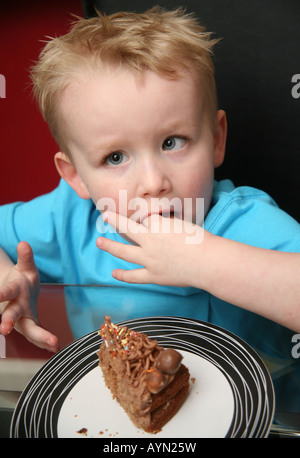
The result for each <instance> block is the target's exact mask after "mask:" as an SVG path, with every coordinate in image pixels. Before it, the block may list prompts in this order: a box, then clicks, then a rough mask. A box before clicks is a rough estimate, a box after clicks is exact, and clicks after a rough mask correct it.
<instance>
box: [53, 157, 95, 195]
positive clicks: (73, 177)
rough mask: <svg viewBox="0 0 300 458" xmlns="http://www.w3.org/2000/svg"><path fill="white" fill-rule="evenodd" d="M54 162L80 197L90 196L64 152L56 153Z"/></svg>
mask: <svg viewBox="0 0 300 458" xmlns="http://www.w3.org/2000/svg"><path fill="white" fill-rule="evenodd" d="M54 162H55V165H56V168H57V171H58V173H59V174H60V176H61V177H62V178H63V179H64V180H65V181H66V182H67V183H68V184H69V185H70V186H71V188H73V189H74V191H75V192H76V193H77V194H78V196H79V197H81V198H82V199H90V198H91V196H90V194H89V192H88V190H87V188H86V186H85V184H84V183H83V181H82V180H81V178H80V176H79V175H78V173H77V170H76V168H75V167H74V165H73V164H72V163H71V161H70V159H69V158H68V156H67V155H66V154H65V153H61V152H59V153H56V154H55V156H54Z"/></svg>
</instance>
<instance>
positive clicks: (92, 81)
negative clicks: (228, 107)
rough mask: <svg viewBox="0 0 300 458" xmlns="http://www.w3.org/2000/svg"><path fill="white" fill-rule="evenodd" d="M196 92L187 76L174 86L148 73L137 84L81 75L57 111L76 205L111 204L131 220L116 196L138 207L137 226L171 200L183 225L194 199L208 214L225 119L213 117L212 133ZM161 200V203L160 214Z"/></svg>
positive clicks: (122, 76) (59, 160)
mask: <svg viewBox="0 0 300 458" xmlns="http://www.w3.org/2000/svg"><path fill="white" fill-rule="evenodd" d="M88 75H89V76H88ZM198 86H199V85H197V84H196V82H195V78H192V76H191V74H189V73H187V72H186V73H184V74H183V75H182V77H181V78H180V79H178V80H168V79H166V78H163V77H161V76H159V75H157V74H156V73H153V72H151V71H146V72H145V73H144V75H143V78H142V79H138V77H137V76H136V75H134V74H133V73H131V72H130V71H127V70H124V69H123V70H121V69H114V70H112V69H111V70H110V69H107V70H106V71H105V72H103V73H101V74H100V75H99V73H97V72H95V73H94V75H92V76H91V74H90V73H89V74H88V73H86V74H84V73H82V78H81V79H77V80H74V81H73V82H72V83H71V84H70V85H69V86H68V87H67V89H66V90H65V92H64V94H63V97H62V101H61V105H60V114H61V118H62V120H63V127H64V137H65V144H66V147H67V149H68V151H69V153H70V156H71V158H72V164H71V163H70V162H69V160H68V159H67V157H66V156H65V155H64V154H62V153H58V154H57V155H56V165H57V168H58V170H59V172H60V174H61V176H62V177H63V178H64V179H65V180H66V181H67V182H69V184H70V185H71V186H72V187H73V188H74V189H75V191H76V192H77V193H78V195H79V196H80V197H82V198H90V197H91V198H92V199H93V201H94V202H95V203H96V204H97V202H98V201H99V199H106V202H114V205H113V207H114V208H110V209H111V210H114V211H116V212H117V213H119V212H120V213H122V214H123V215H125V216H127V217H134V215H136V214H137V212H136V209H137V207H134V205H133V206H131V208H128V205H127V207H126V208H125V206H124V205H123V203H124V202H123V201H122V202H123V203H122V205H121V202H120V195H121V194H120V191H123V197H124V191H125V192H126V199H127V200H126V202H127V203H129V202H131V201H132V199H136V198H138V199H143V202H144V203H145V204H146V206H144V207H143V212H142V213H143V214H141V212H139V220H140V221H141V220H143V218H146V217H147V216H148V215H149V214H150V213H151V211H152V212H161V211H163V212H164V211H165V210H166V208H165V207H166V206H167V202H168V201H170V202H171V201H172V199H173V201H174V198H176V199H177V201H178V200H180V202H181V203H182V212H183V214H182V216H183V217H184V208H185V205H184V198H192V201H193V207H192V215H191V216H189V217H188V219H192V221H193V222H196V205H195V202H196V198H204V208H205V213H206V211H207V210H208V207H209V205H210V201H211V195H212V188H213V178H214V167H216V166H218V165H220V164H221V162H222V161H223V156H224V149H225V140H226V118H225V114H224V112H221V111H219V112H218V113H217V114H216V117H217V119H216V126H215V127H213V123H212V119H211V118H212V116H211V110H209V109H208V107H207V103H206V98H205V97H204V95H203V94H202V92H201V88H199V87H198ZM158 199H163V200H162V201H161V202H163V204H162V205H160V206H159V208H158V207H157V205H156V204H155V202H156V203H157V201H158ZM190 201H191V199H190ZM129 207H130V205H129ZM146 213H147V214H146Z"/></svg>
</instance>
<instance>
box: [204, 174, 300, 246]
mask: <svg viewBox="0 0 300 458" xmlns="http://www.w3.org/2000/svg"><path fill="white" fill-rule="evenodd" d="M220 183H221V184H217V186H216V187H215V192H214V200H213V203H214V205H213V206H212V209H211V211H210V212H209V214H208V215H207V218H206V220H205V229H207V230H208V231H209V232H211V233H213V234H215V235H219V236H221V237H225V238H228V239H231V240H236V241H239V242H242V243H246V244H249V245H253V246H257V247H260V248H267V249H272V250H278V251H290V252H300V225H299V223H298V222H297V221H295V220H294V219H293V218H292V217H291V216H290V215H288V214H287V213H286V212H284V211H283V210H281V209H280V208H279V207H278V206H277V204H276V202H275V201H274V200H273V199H272V198H271V197H270V196H269V195H268V194H267V193H265V192H263V191H260V190H258V189H255V188H252V187H246V186H244V187H238V188H234V187H233V186H232V187H231V186H229V185H228V183H226V184H224V186H222V182H220Z"/></svg>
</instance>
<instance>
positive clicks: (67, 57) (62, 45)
mask: <svg viewBox="0 0 300 458" xmlns="http://www.w3.org/2000/svg"><path fill="white" fill-rule="evenodd" d="M217 41H218V40H215V39H211V33H209V32H206V31H205V29H204V27H202V26H201V25H200V24H199V23H198V21H197V20H196V18H195V17H194V16H193V15H192V14H185V12H184V10H183V9H182V8H179V9H176V10H174V11H166V10H164V9H162V8H160V7H155V8H152V9H151V10H148V11H146V12H145V13H143V14H136V13H130V12H120V13H116V14H112V15H110V16H106V15H103V14H101V13H98V16H97V17H94V18H90V19H82V18H77V20H76V22H74V23H73V25H72V28H71V29H70V31H69V32H68V33H67V34H65V35H63V36H61V37H58V38H51V39H50V40H49V41H48V42H47V44H46V45H45V47H44V49H43V50H42V52H41V54H40V56H39V60H38V62H37V63H36V65H34V66H33V67H32V69H31V79H32V82H33V92H34V95H35V97H36V99H37V101H38V104H39V107H40V110H41V113H42V115H43V117H44V119H45V120H46V122H47V123H48V125H49V127H50V130H51V132H52V134H53V136H54V138H55V139H56V140H57V141H58V143H59V144H60V141H61V140H62V137H61V135H60V132H59V129H58V126H57V124H58V123H57V118H58V105H59V99H60V97H61V95H62V93H63V91H64V90H65V88H66V87H67V86H68V84H69V83H70V81H72V78H73V77H74V76H75V75H76V74H78V73H80V72H82V68H93V69H94V68H95V67H97V66H98V67H99V65H100V67H101V66H103V65H104V66H105V65H109V64H112V65H121V66H124V67H126V68H129V69H131V70H133V71H136V72H138V73H142V72H143V71H144V70H146V69H148V70H152V71H154V72H156V73H158V74H160V75H162V76H165V77H166V78H178V77H179V76H180V70H182V69H184V68H188V69H191V68H193V69H195V71H196V74H197V75H199V77H200V81H201V82H202V83H203V84H204V85H205V89H206V92H207V95H208V96H209V101H210V105H211V108H212V110H213V111H214V113H215V111H216V109H217V95H216V88H215V80H214V66H213V63H212V60H211V54H212V49H213V46H214V45H215V43H216V42H217Z"/></svg>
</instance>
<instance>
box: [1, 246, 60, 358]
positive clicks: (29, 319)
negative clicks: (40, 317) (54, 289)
mask: <svg viewBox="0 0 300 458" xmlns="http://www.w3.org/2000/svg"><path fill="white" fill-rule="evenodd" d="M17 251H18V261H17V264H16V265H14V264H13V262H12V261H11V260H10V258H9V257H8V256H7V255H6V253H5V252H4V251H3V250H2V249H0V313H1V314H2V317H1V323H0V333H1V334H3V335H7V334H9V333H10V332H11V331H12V329H13V328H14V327H15V328H16V329H17V330H18V331H19V332H20V333H21V334H23V335H24V336H25V337H26V338H27V339H28V340H29V341H30V342H32V343H34V344H35V345H37V346H39V347H41V348H46V349H48V350H50V351H57V350H58V341H57V337H56V336H54V335H53V334H51V333H50V332H48V331H46V330H45V329H43V328H41V327H40V326H38V324H37V300H38V294H39V274H38V270H37V268H36V265H35V262H34V258H33V253H32V250H31V247H30V246H29V245H28V243H26V242H20V243H19V245H18V247H17Z"/></svg>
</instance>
